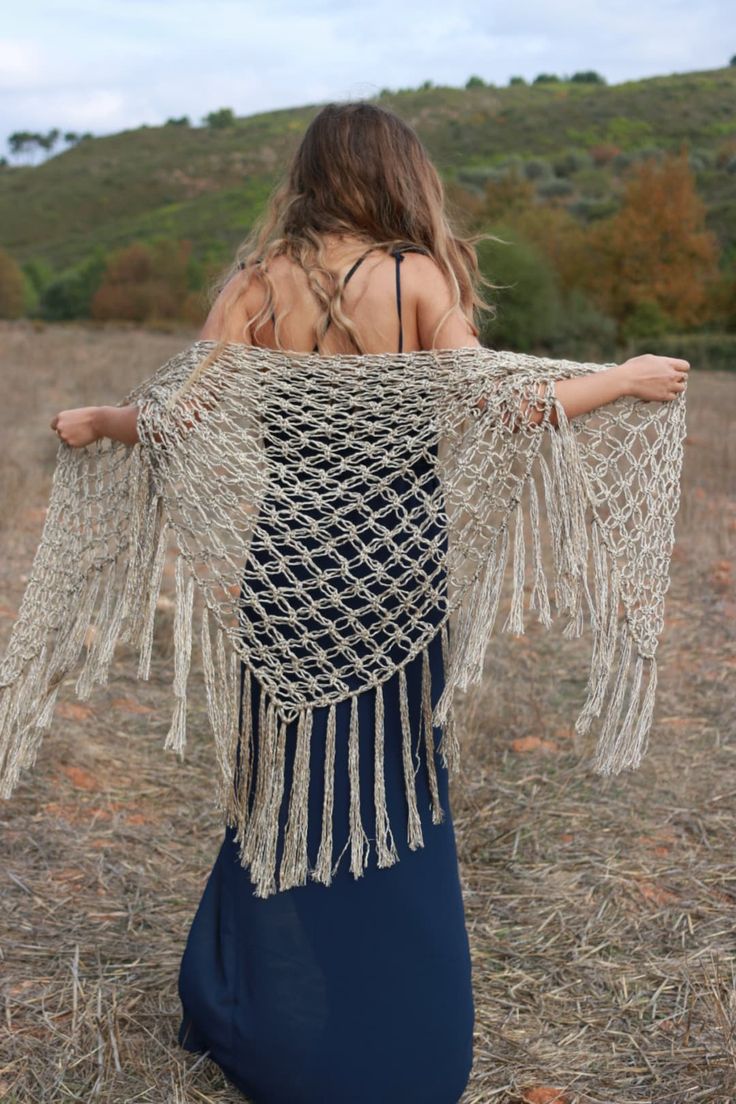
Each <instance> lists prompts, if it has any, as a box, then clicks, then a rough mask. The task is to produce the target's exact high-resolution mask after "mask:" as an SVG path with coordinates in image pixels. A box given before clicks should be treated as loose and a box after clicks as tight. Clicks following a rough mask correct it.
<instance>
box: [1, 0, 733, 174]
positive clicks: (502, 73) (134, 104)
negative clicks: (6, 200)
mask: <svg viewBox="0 0 736 1104" xmlns="http://www.w3.org/2000/svg"><path fill="white" fill-rule="evenodd" d="M0 11H2V18H0V154H6V155H7V154H8V150H7V147H6V142H7V137H8V135H9V134H11V133H13V132H14V131H17V130H30V131H40V132H43V133H45V132H46V131H48V130H50V129H51V128H52V127H58V128H59V129H60V130H61V131H62V132H63V131H66V130H73V131H77V132H80V131H91V132H92V133H93V134H95V135H102V134H111V133H115V132H117V131H121V130H126V129H129V128H134V127H138V126H140V125H141V124H142V123H147V124H148V125H149V126H157V125H159V124H161V123H163V122H165V121H166V119H167V118H169V117H171V116H174V117H179V116H181V115H188V116H189V117H190V119H191V121H192V123H194V124H199V123H200V122H201V119H202V116H203V115H205V114H207V112H209V111H213V110H216V109H217V108H220V107H231V108H232V109H233V110H234V111H235V113H236V115H251V114H254V113H257V112H259V111H268V110H273V109H277V108H284V107H295V106H299V105H302V104H318V103H324V102H326V101H327V100H346V99H359V98H362V97H366V96H372V95H375V94H376V93H378V92H379V91H380V90H381V89H382V88H391V89H396V88H407V87H416V86H417V85H419V84H421V83H422V81H425V80H431V81H433V82H434V83H435V84H449V85H454V86H462V85H464V84H465V81H466V80H467V79H468V77H469V76H471V75H473V74H477V75H478V76H481V77H483V79H484V80H486V81H490V82H493V83H494V84H498V85H505V84H507V83H508V80H509V78H510V77H511V76H514V75H519V76H523V77H525V78H526V79H527V80H533V79H534V77H535V76H536V75H537V74H538V73H540V72H551V73H557V74H558V75H560V76H564V75H571V74H572V73H574V72H576V71H578V70H583V69H595V70H596V71H597V72H599V73H600V74H601V75H602V76H604V77H605V78H606V80H607V81H608V83H609V84H617V83H619V82H621V81H624V80H628V79H632V78H638V77H648V76H659V75H665V74H669V73H676V72H680V73H681V72H687V71H692V70H698V69H712V68H716V67H719V66H723V65H728V63H729V60H730V58H731V56H732V55H733V54H734V53H736V14H735V13H734V7H733V0H697V3H693V2H692V0H687V2H685V0H607V2H606V3H605V4H601V5H597V4H587V5H583V4H581V3H580V0H514V3H513V4H512V3H510V2H508V0H506V2H504V3H498V2H497V0H454V3H453V4H452V5H450V4H449V3H447V0H443V2H437V0H404V2H403V3H397V2H396V0H309V2H299V0H269V2H267V3H261V4H253V3H248V2H244V0H207V3H204V2H202V0H94V2H93V3H92V2H80V0H77V2H64V0H60V2H57V3H54V2H52V0H26V2H25V3H11V0H3V3H2V7H1V8H0ZM729 27H730V28H732V30H731V33H730V34H729V33H728V28H729ZM58 148H59V147H57V151H58Z"/></svg>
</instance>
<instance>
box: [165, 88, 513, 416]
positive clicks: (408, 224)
mask: <svg viewBox="0 0 736 1104" xmlns="http://www.w3.org/2000/svg"><path fill="white" fill-rule="evenodd" d="M326 233H332V234H349V235H351V236H353V237H357V238H358V239H359V240H363V241H364V242H365V246H366V251H369V250H373V249H380V248H383V249H385V250H386V251H387V252H388V251H389V250H390V249H393V248H395V247H396V246H398V245H402V244H404V245H405V244H412V245H418V246H423V247H424V248H425V249H426V250H427V252H428V253H429V254H430V255H431V256H432V257H433V258H434V260H435V261H436V263H437V264H438V265H439V267H440V269H441V270H442V272H444V273H445V275H446V277H447V279H448V281H449V284H450V287H451V288H452V290H453V293H454V301H453V303H452V304H451V306H450V307H449V308H448V310H447V311H446V312H445V314H444V315H443V316H442V317H441V318H440V319H439V321H438V323H437V325H436V327H435V330H434V333H433V335H432V346H431V347H432V348H433V349H434V343H435V341H436V339H437V334H438V332H439V330H440V328H441V327H442V325H443V323H444V321H445V320H446V319H447V318H448V317H449V316H450V315H451V314H452V313H453V311H454V310H456V309H457V308H458V307H459V308H460V309H461V310H462V312H463V313H464V315H465V317H466V318H467V319H468V322H469V323H470V326H471V329H472V332H473V334H474V335H475V336H476V337H477V336H478V334H479V327H478V324H477V321H478V316H479V312H481V311H490V312H492V313H495V307H494V306H493V305H492V304H491V303H488V302H486V300H485V299H484V298H483V297H482V296H481V294H480V290H479V289H480V287H481V285H485V286H486V287H491V288H496V287H498V286H500V285H496V284H492V283H491V282H490V281H489V280H487V279H486V278H485V276H483V274H482V272H481V271H480V267H479V264H478V258H477V255H476V249H475V247H476V245H477V243H478V242H479V241H481V240H483V239H492V240H494V241H502V239H500V238H496V237H494V235H492V234H488V233H478V234H474V235H471V236H468V237H462V236H460V235H459V234H458V233H456V232H455V231H454V230H453V228H452V227H451V225H450V219H449V217H448V214H447V211H446V196H445V189H444V187H443V183H442V180H441V178H440V176H439V173H438V172H437V170H436V168H435V167H434V165H433V164H432V161H431V159H430V157H429V154H428V153H427V150H426V149H425V147H424V145H423V144H422V142H421V140H420V139H419V136H418V135H417V133H416V131H415V130H414V129H413V128H412V127H411V126H409V124H408V123H406V122H404V120H403V119H401V118H399V116H398V115H396V114H395V113H394V112H393V111H390V110H388V109H387V108H385V107H382V106H380V105H378V104H375V103H372V102H370V101H366V100H357V101H350V102H347V103H328V104H326V105H325V106H324V107H322V108H321V110H320V111H318V113H317V114H316V115H315V116H314V118H313V119H312V121H311V122H310V123H309V125H308V127H307V129H306V131H305V132H304V135H303V137H302V139H301V142H300V143H299V145H298V146H297V148H296V150H295V151H294V153H293V155H292V158H291V162H290V164H289V166H288V169H287V172H286V174H285V177H284V178H283V180H282V181H281V182H280V183H279V184H278V185H277V187H276V188H275V189H274V191H273V192H272V194H271V196H270V198H269V200H268V202H267V204H266V208H265V210H264V212H263V214H262V215H261V217H260V218H259V219H258V220H257V221H256V222H255V223H254V225H253V227H252V229H251V232H250V233H249V234H248V236H247V237H246V238H245V239H244V240H243V241H242V242H241V244H240V245H239V246H238V248H237V250H236V253H235V257H234V259H233V261H232V263H231V264H230V265H228V267H227V268H226V269H225V270H224V271H222V272H221V273H220V274H219V276H218V277H217V278H216V279H215V281H214V282H213V283H212V284H211V285H210V287H209V289H208V299H209V303H210V305H211V304H212V303H213V302H214V301H215V299H216V298H217V297H218V296H219V294H220V293H221V291H222V290H223V288H224V287H225V286H226V285H227V284H228V283H229V281H230V280H231V279H232V278H233V276H234V275H235V274H236V273H237V272H238V271H239V270H241V269H245V270H246V271H250V272H251V273H252V274H254V275H255V276H257V277H258V278H259V279H261V280H262V281H263V284H264V286H265V290H266V296H265V301H264V303H263V305H262V307H261V308H260V310H259V311H258V312H257V313H256V314H255V315H254V316H253V317H252V318H247V319H246V321H245V322H244V324H243V332H244V334H247V333H248V332H250V333H251V334H252V335H253V340H254V342H256V339H257V335H258V333H259V331H260V330H261V329H262V328H263V327H264V326H265V325H266V324H267V323H268V321H269V319H270V318H271V315H272V313H274V314H275V297H274V287H273V283H272V281H271V277H270V276H269V273H268V263H269V261H270V260H272V259H273V258H274V257H277V256H280V255H282V254H283V255H286V256H288V257H289V258H290V259H291V260H292V261H294V262H296V263H297V264H298V265H300V266H301V267H302V269H303V270H304V272H305V274H306V278H307V283H308V286H309V288H310V289H311V291H312V292H313V294H314V296H315V298H316V299H317V302H318V304H319V306H320V308H321V314H320V316H319V320H318V323H317V336H316V342H317V348H318V351H321V343H322V339H323V338H324V336H325V333H326V331H327V328H328V324H331V325H333V326H334V327H335V328H336V329H337V330H339V331H341V332H342V333H344V334H346V335H347V337H348V338H349V340H350V341H351V343H352V344H353V345H354V346H355V348H356V350H357V352H358V354H363V353H364V352H365V349H364V346H363V344H362V342H361V340H360V336H359V334H358V333H357V330H356V328H355V326H354V324H353V323H352V322H351V320H350V318H348V317H347V315H346V314H345V313H344V311H343V305H342V283H341V280H340V278H339V275H338V274H337V273H335V272H333V271H332V270H331V269H329V268H328V267H327V265H326V263H325V253H324V241H323V235H324V234H326ZM249 283H250V281H241V285H240V286H239V287H238V289H237V291H236V293H235V294H234V295H233V296H231V297H230V298H229V299H228V300H227V301H226V302H225V303H224V306H223V311H224V314H225V316H226V317H227V316H228V315H229V314H230V312H231V311H233V310H234V309H236V308H237V305H238V303H239V301H240V299H241V298H242V296H243V295H244V294H245V291H246V290H247V287H248V286H249ZM280 331H281V318H280V317H278V316H275V325H274V337H275V341H276V346H277V348H279V349H283V345H282V342H281V332H280ZM256 343H257V342H256ZM227 344H228V342H226V341H220V342H218V343H217V345H216V347H215V348H214V349H212V350H211V351H210V352H209V353H208V354H207V356H206V358H205V359H204V360H203V361H202V362H201V364H198V365H197V367H196V368H195V369H194V371H193V372H192V374H191V376H190V377H189V379H188V380H187V381H186V383H185V384H184V386H183V387H182V389H181V391H183V390H185V389H186V387H187V386H188V385H189V384H190V383H192V382H194V380H195V379H196V378H197V377H198V376H199V374H200V373H201V372H202V371H204V370H205V368H207V367H208V366H209V365H210V364H211V363H212V362H213V361H214V360H215V359H216V358H217V356H218V355H219V353H220V352H221V351H222V349H223V348H224V347H225V346H226V345H227ZM181 391H180V392H179V394H180V393H181Z"/></svg>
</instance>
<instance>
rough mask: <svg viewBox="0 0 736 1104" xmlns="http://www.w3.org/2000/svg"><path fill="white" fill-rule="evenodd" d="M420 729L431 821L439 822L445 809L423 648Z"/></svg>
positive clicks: (430, 692) (426, 662)
mask: <svg viewBox="0 0 736 1104" xmlns="http://www.w3.org/2000/svg"><path fill="white" fill-rule="evenodd" d="M422 730H423V732H424V757H425V762H426V764H427V778H428V780H429V792H430V795H431V798H432V823H433V824H441V823H442V822H443V820H444V819H445V811H444V809H443V808H442V804H441V802H440V793H439V788H438V786H437V764H436V763H435V759H434V753H435V747H434V727H433V724H432V682H431V671H430V666H429V651H428V649H427V648H425V649H424V650H423V652H422Z"/></svg>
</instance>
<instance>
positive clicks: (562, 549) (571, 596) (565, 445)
mask: <svg viewBox="0 0 736 1104" xmlns="http://www.w3.org/2000/svg"><path fill="white" fill-rule="evenodd" d="M554 406H555V410H556V413H557V430H556V431H555V432H553V433H550V434H549V437H550V441H551V449H552V480H551V486H550V482H549V480H548V481H547V482H546V505H547V509H548V511H549V509H550V502H552V501H556V504H557V506H558V507H559V510H558V511H556V515H557V516H556V521H555V530H556V531H555V538H556V539H555V545H556V548H557V554H556V557H555V559H556V571H555V574H556V592H557V595H558V607H559V609H560V612H563V611H567V612H568V613H569V614H570V620H569V622H568V624H567V625H566V627H565V629H563V635H565V636H567V637H570V636H577V635H579V633H580V631H581V629H582V619H581V617H580V601H581V597H582V576H583V574H584V572H585V568H586V565H587V559H588V534H587V531H586V527H585V510H586V506H587V500H586V491H585V488H586V482H585V472H584V471H583V468H582V465H581V463H580V456H579V453H578V448H577V442H576V441H575V434H574V431H573V429H572V427H571V425H570V422H569V421H568V418H567V415H566V414H565V408H564V407H563V405H562V403H561V402H559V400H557V399H556V398H555V400H554Z"/></svg>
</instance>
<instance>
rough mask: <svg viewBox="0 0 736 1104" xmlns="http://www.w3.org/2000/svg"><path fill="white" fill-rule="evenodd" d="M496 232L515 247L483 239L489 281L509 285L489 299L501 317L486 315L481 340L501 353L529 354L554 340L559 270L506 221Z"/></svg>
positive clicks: (482, 255) (483, 264) (481, 245)
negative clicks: (505, 351) (509, 350)
mask: <svg viewBox="0 0 736 1104" xmlns="http://www.w3.org/2000/svg"><path fill="white" fill-rule="evenodd" d="M494 233H495V234H496V235H497V236H498V237H500V238H502V239H503V240H504V241H505V242H508V243H509V244H506V245H505V244H501V243H497V242H494V241H488V240H486V241H481V242H479V244H478V246H477V251H478V263H479V265H480V269H481V272H482V273H483V275H484V276H485V277H486V279H488V280H491V281H492V282H493V283H494V284H497V285H504V286H502V287H499V288H498V289H497V290H496V291H494V292H493V294H492V295H491V294H490V293H489V292H488V291H487V290H486V298H489V299H492V300H495V302H496V304H497V313H496V316H495V317H493V318H492V317H491V316H490V315H487V314H484V316H483V321H482V323H481V340H482V341H483V343H484V344H487V345H490V346H491V347H492V348H496V349H517V350H526V351H528V350H529V349H530V348H532V347H534V346H538V345H539V344H544V343H546V342H549V341H550V340H551V339H552V338H553V337H554V334H555V331H556V329H557V327H558V326H559V320H560V314H559V312H560V298H559V291H558V287H557V283H556V280H555V275H554V272H553V271H552V268H551V266H550V265H549V264H548V263H547V262H546V261H545V259H544V258H543V257H541V256H540V254H539V253H538V252H537V250H536V249H534V247H533V246H532V245H530V244H529V243H528V242H525V241H524V240H523V239H521V238H520V236H519V234H518V233H517V232H516V231H515V229H514V227H513V226H512V225H509V224H504V223H501V224H500V225H498V226H494Z"/></svg>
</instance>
